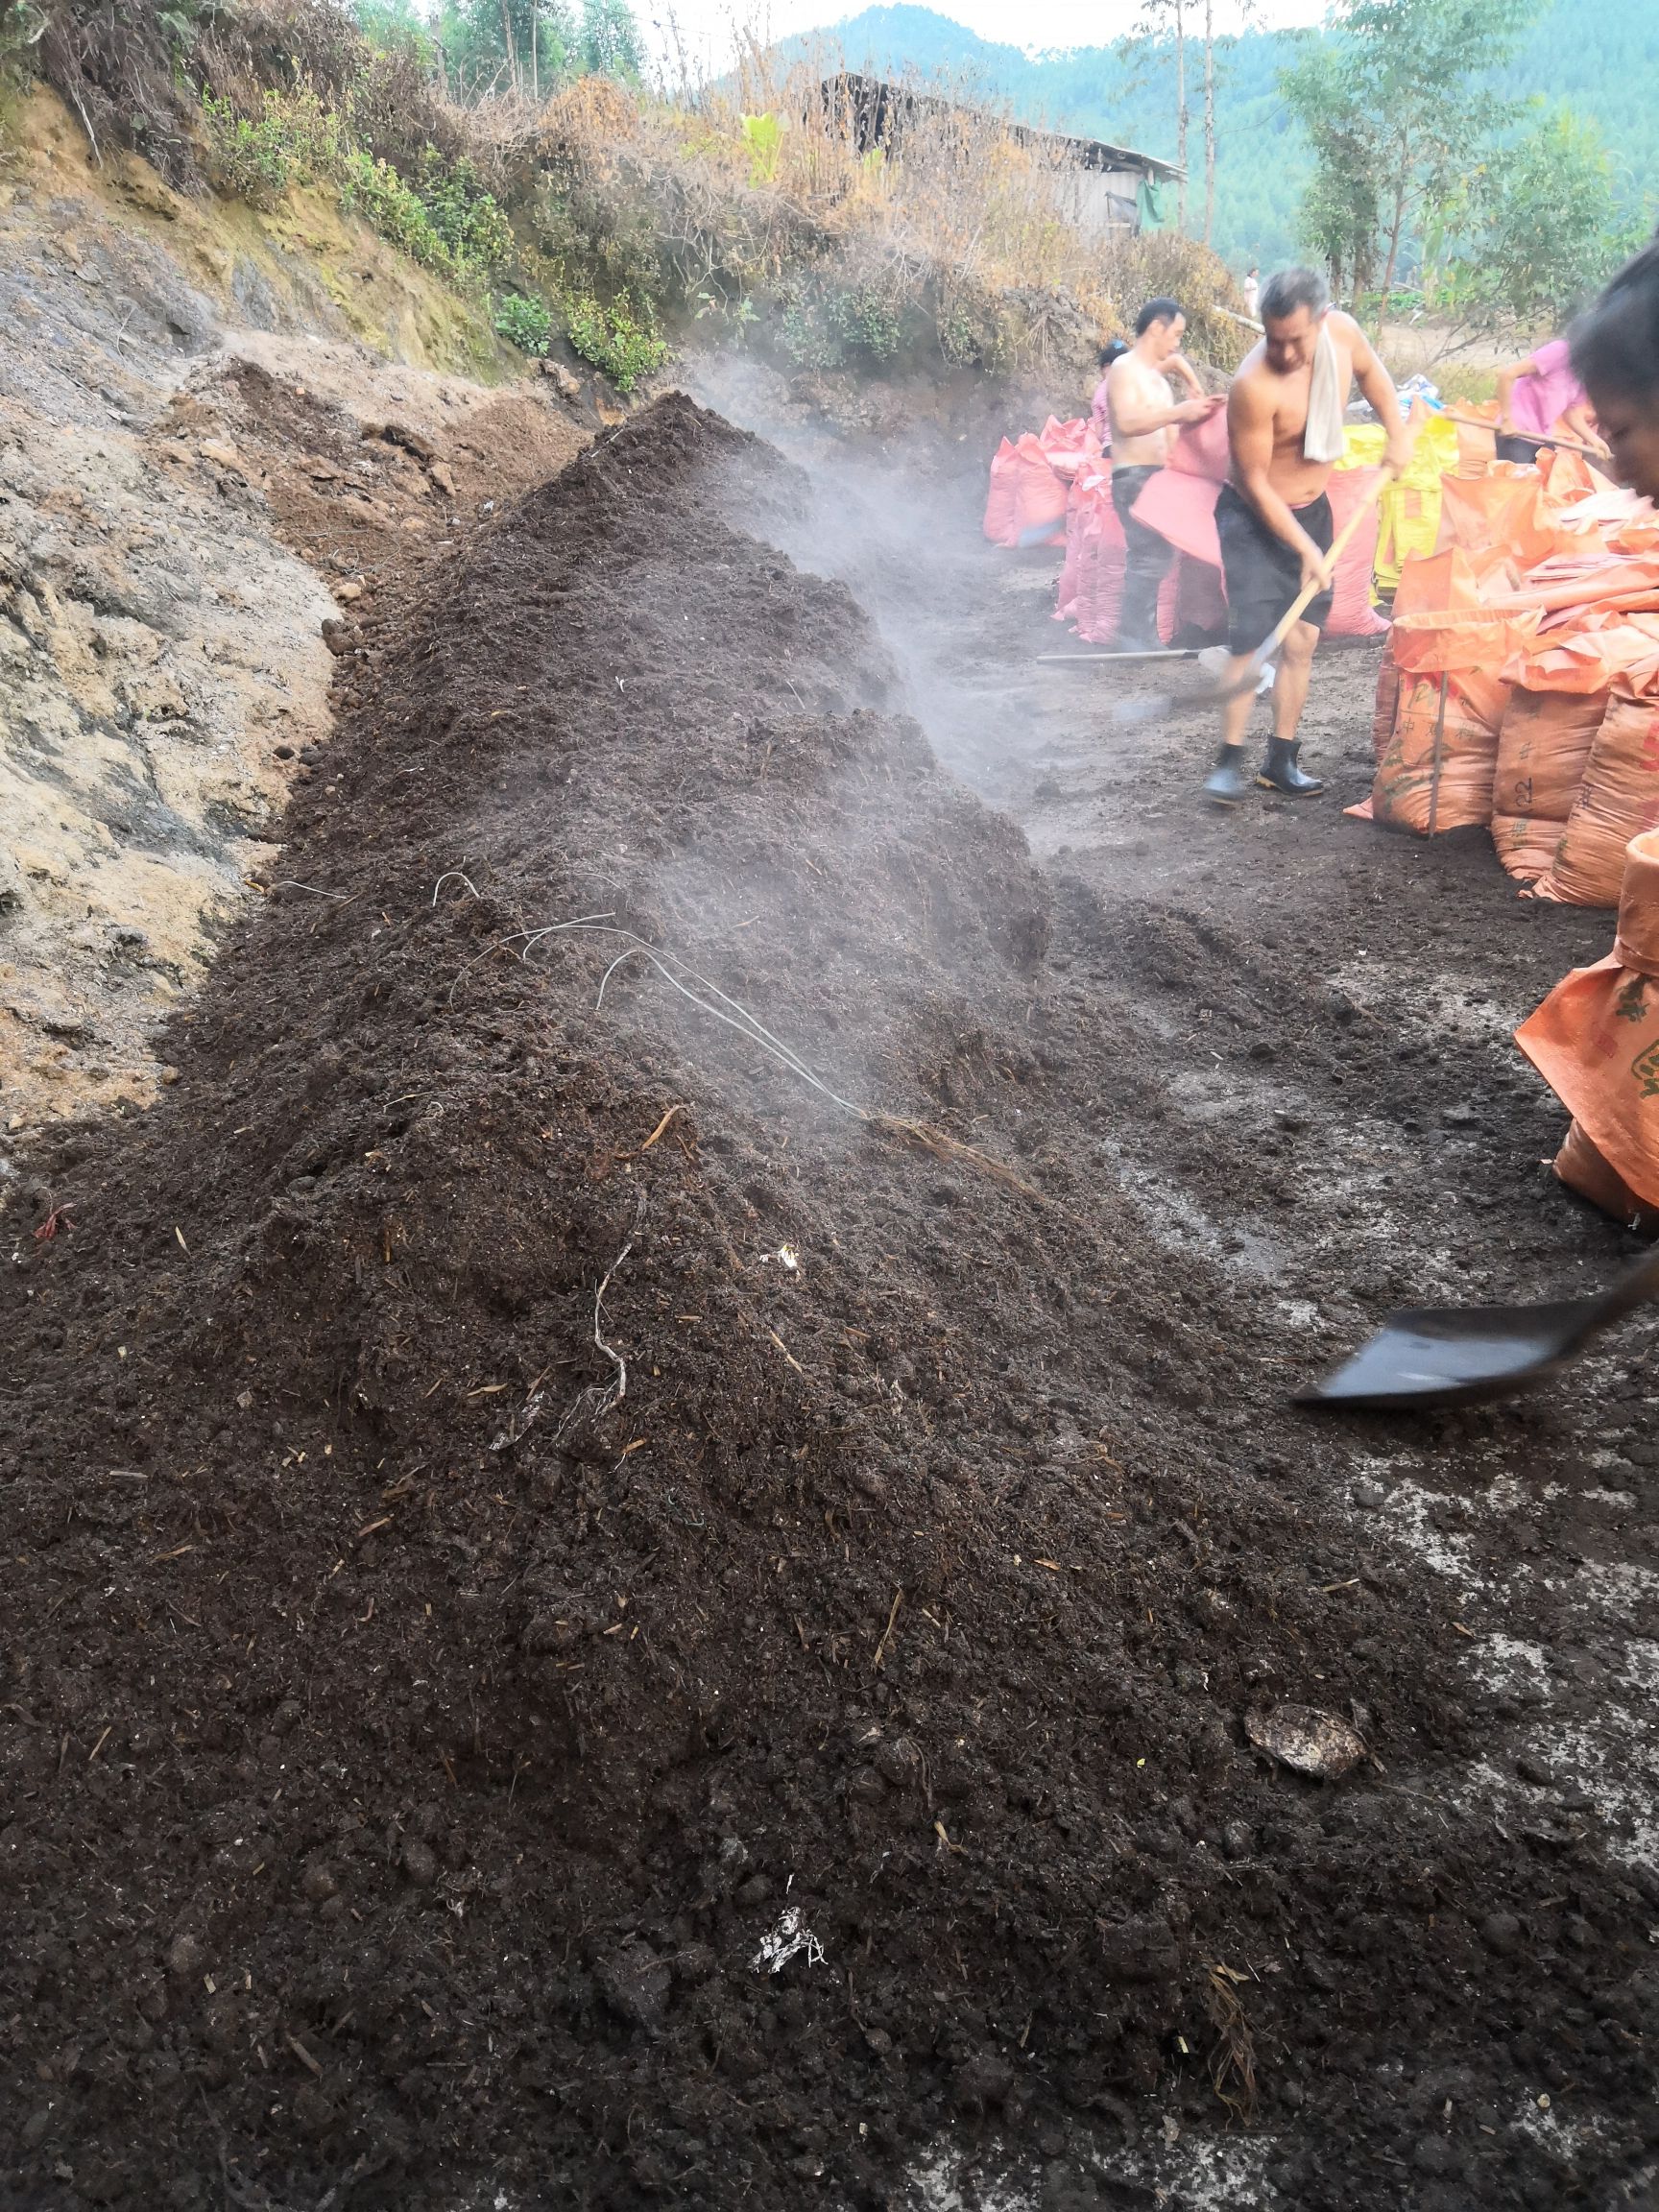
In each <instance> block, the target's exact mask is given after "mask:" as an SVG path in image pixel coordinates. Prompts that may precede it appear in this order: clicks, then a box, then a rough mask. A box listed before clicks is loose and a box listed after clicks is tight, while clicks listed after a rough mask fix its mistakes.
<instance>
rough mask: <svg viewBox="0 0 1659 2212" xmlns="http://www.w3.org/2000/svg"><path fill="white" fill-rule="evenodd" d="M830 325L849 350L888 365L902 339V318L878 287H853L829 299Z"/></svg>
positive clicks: (872, 285) (873, 285) (897, 307)
mask: <svg viewBox="0 0 1659 2212" xmlns="http://www.w3.org/2000/svg"><path fill="white" fill-rule="evenodd" d="M829 321H830V324H831V325H832V326H833V327H834V328H835V329H836V330H838V331H839V332H840V334H841V336H842V338H843V339H844V340H845V342H846V344H847V345H848V346H849V347H855V348H857V349H858V350H860V351H861V352H864V353H867V354H868V355H869V356H870V358H871V360H872V361H891V360H892V358H893V356H894V354H895V353H897V352H898V350H899V349H900V346H901V345H902V342H903V338H904V318H903V315H902V311H901V309H900V308H899V306H898V305H897V303H896V302H895V301H893V300H892V299H891V298H890V297H889V296H888V294H887V293H885V292H884V291H883V290H882V289H881V288H880V287H879V286H878V285H875V284H857V285H854V287H853V288H852V290H850V291H847V292H837V293H833V294H832V295H831V296H830V300H829Z"/></svg>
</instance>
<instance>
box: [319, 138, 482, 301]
mask: <svg viewBox="0 0 1659 2212" xmlns="http://www.w3.org/2000/svg"><path fill="white" fill-rule="evenodd" d="M341 200H342V203H343V204H344V205H345V206H347V207H348V208H349V209H350V210H351V211H352V212H353V213H355V214H359V215H361V216H362V217H363V219H364V221H365V222H367V223H370V224H372V225H373V228H375V229H376V230H378V231H379V233H380V235H381V237H382V238H385V239H388V240H389V241H390V242H391V243H392V244H393V245H394V246H396V247H397V248H398V249H399V250H400V251H401V252H405V253H407V254H408V255H409V257H410V259H411V260H412V261H419V262H420V263H421V267H422V268H424V269H436V270H438V271H440V272H441V273H442V274H443V275H445V276H454V275H455V274H456V273H457V272H456V267H455V261H454V257H453V255H452V254H451V253H450V252H449V249H448V247H447V246H446V245H445V243H444V240H443V239H442V238H441V237H440V236H439V234H438V232H437V231H436V230H435V229H434V228H433V227H432V218H431V216H430V215H429V214H428V213H427V211H426V204H425V202H424V201H423V200H422V199H421V195H420V194H419V193H418V192H417V191H416V190H415V189H414V187H413V186H412V185H410V184H408V183H406V182H405V180H403V179H402V178H401V177H399V176H398V174H397V170H396V169H394V168H393V166H392V164H391V163H390V162H389V161H381V160H377V159H376V158H375V156H373V154H365V153H364V152H363V151H362V149H361V148H360V147H359V148H354V149H353V151H352V152H351V153H349V155H348V156H346V174H345V180H344V186H343V189H342V192H341Z"/></svg>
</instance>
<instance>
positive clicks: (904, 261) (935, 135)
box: [536, 46, 1243, 373]
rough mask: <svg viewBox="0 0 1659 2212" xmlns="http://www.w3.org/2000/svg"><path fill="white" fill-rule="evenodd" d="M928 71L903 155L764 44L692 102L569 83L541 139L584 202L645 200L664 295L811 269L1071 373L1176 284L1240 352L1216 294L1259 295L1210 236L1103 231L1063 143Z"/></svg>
mask: <svg viewBox="0 0 1659 2212" xmlns="http://www.w3.org/2000/svg"><path fill="white" fill-rule="evenodd" d="M827 86H828V87H829V89H828V90H827V89H826V87H827ZM913 89H915V90H916V91H917V92H918V93H919V94H920V95H921V98H922V103H923V104H922V106H921V107H920V108H918V109H917V110H915V111H914V113H913V115H912V118H911V120H910V121H909V122H908V123H907V124H906V125H905V126H904V127H903V129H902V134H901V135H900V137H899V139H898V141H897V144H896V147H895V150H894V152H893V154H892V155H891V156H886V155H878V156H871V155H868V154H864V153H861V152H860V151H859V145H858V133H857V131H856V128H855V117H854V106H853V103H852V101H851V99H850V98H848V97H847V96H846V93H845V90H844V88H843V87H840V86H838V85H837V83H836V77H835V71H834V70H833V68H832V67H826V66H825V65H823V64H822V63H820V64H817V65H815V64H814V63H813V62H811V61H810V60H807V61H798V62H795V63H794V64H792V65H790V66H789V67H787V68H781V67H780V66H779V64H778V61H777V59H776V56H775V55H774V54H772V53H770V52H768V51H766V50H764V49H762V48H760V47H758V46H751V47H750V48H748V49H747V50H746V51H745V52H744V53H743V54H742V56H741V58H740V60H739V64H738V67H737V69H736V71H735V72H734V75H733V79H732V80H731V81H730V83H729V84H726V85H724V86H722V87H718V88H714V89H704V90H701V91H698V92H695V93H686V94H685V95H683V96H682V97H681V98H680V99H678V100H674V101H662V100H652V99H636V98H635V97H634V96H633V95H631V94H630V93H628V92H626V91H625V90H623V89H622V88H621V87H619V86H616V85H611V84H602V83H600V82H598V81H595V80H589V81H586V82H584V83H583V84H577V85H573V86H570V87H568V88H567V89H566V90H565V91H563V92H561V93H560V94H559V95H558V96H557V97H556V98H555V99H554V100H553V101H551V102H550V103H549V104H548V106H547V108H546V109H545V111H544V116H543V120H542V124H541V131H540V132H539V134H538V139H537V144H536V158H537V160H538V161H539V162H540V163H541V166H542V168H543V169H544V170H545V172H546V173H547V174H548V175H550V176H551V177H552V178H553V179H554V180H555V183H556V186H557V188H558V189H559V190H561V191H563V192H564V193H565V194H566V195H568V196H570V197H571V199H572V200H573V201H574V202H575V203H577V204H581V205H583V206H584V207H586V208H588V209H589V210H591V209H592V208H594V207H595V206H597V205H598V204H600V203H602V202H610V203H612V204H613V216H614V215H615V213H616V209H617V208H618V207H621V208H624V209H625V208H627V207H630V206H631V207H632V208H633V209H634V210H635V212H636V215H637V219H638V221H639V222H640V223H642V224H644V225H647V226H648V227H649V228H650V231H651V233H652V235H653V237H654V239H655V243H656V253H657V259H658V263H659V275H660V280H661V289H662V291H663V293H664V295H666V296H669V297H670V298H672V299H674V300H675V301H676V303H678V304H680V305H682V306H685V307H689V308H691V309H692V310H693V311H700V312H701V311H713V312H724V313H733V312H735V311H736V310H737V308H738V303H739V302H740V301H753V300H755V299H756V298H757V296H763V295H765V294H766V293H767V292H768V291H776V290H777V288H779V287H780V286H783V287H788V286H790V285H796V286H798V285H799V283H800V282H801V281H802V280H803V278H804V276H805V277H810V278H812V279H814V280H818V281H821V282H823V283H826V284H829V285H831V286H834V287H837V288H839V289H840V290H841V291H843V292H846V293H851V294H854V295H855V296H856V298H857V300H858V301H860V303H861V306H862V309H863V310H864V311H866V312H869V313H874V314H877V315H878V316H879V315H880V314H882V313H883V312H885V313H887V314H889V315H890V316H892V317H897V318H901V319H906V320H907V322H908V323H909V324H910V325H914V324H915V323H916V322H917V321H918V319H920V320H922V321H924V322H926V323H929V324H931V325H932V326H933V329H934V331H935V335H936V337H937V339H938V342H939V345H940V347H941V349H942V350H943V351H944V352H945V353H946V354H947V356H948V357H972V358H978V359H980V360H981V361H982V362H984V363H985V364H986V365H988V366H992V367H996V368H1000V369H1008V370H1014V369H1021V370H1033V369H1035V370H1046V371H1052V370H1058V369H1062V368H1064V369H1066V370H1067V371H1068V372H1069V373H1070V372H1071V371H1074V370H1075V369H1076V368H1077V367H1078V365H1079V364H1080V362H1081V360H1082V359H1083V357H1084V356H1086V355H1087V353H1088V352H1089V350H1090V349H1092V347H1093V346H1094V345H1095V344H1097V343H1098V341H1099V339H1100V338H1101V337H1103V336H1105V335H1107V334H1109V333H1111V332H1113V331H1115V330H1119V329H1122V328H1123V327H1124V326H1125V325H1129V324H1132V322H1133V318H1134V315H1135V313H1136V311H1137V309H1138V308H1139V306H1140V304H1141V301H1142V300H1143V299H1144V298H1147V297H1149V296H1150V295H1151V294H1152V293H1156V292H1160V291H1164V290H1166V289H1168V290H1173V291H1175V292H1176V294H1177V296H1178V297H1181V298H1182V299H1183V301H1184V303H1189V314H1190V319H1191V321H1192V324H1193V347H1194V349H1195V350H1197V351H1198V352H1200V354H1201V355H1202V356H1203V357H1204V358H1207V359H1209V360H1211V361H1213V362H1214V363H1215V364H1217V365H1218V366H1220V367H1223V368H1225V367H1230V366H1232V365H1233V364H1235V363H1236V362H1237V361H1238V358H1239V356H1240V353H1241V351H1242V346H1241V344H1240V340H1241V338H1242V336H1243V332H1242V329H1241V327H1240V326H1239V325H1235V324H1232V323H1230V322H1229V321H1228V320H1227V318H1225V317H1224V316H1221V315H1218V314H1215V313H1213V312H1212V311H1211V309H1212V303H1213V302H1214V301H1222V302H1224V303H1225V304H1227V305H1230V306H1233V307H1234V308H1235V309H1237V308H1238V307H1240V306H1241V304H1242V302H1241V301H1238V296H1237V294H1236V292H1235V290H1234V287H1233V284H1232V280H1231V278H1230V277H1229V276H1228V275H1227V273H1226V270H1225V268H1224V267H1223V265H1222V264H1221V262H1220V261H1219V260H1218V259H1217V258H1216V257H1215V256H1214V254H1212V253H1211V252H1208V250H1207V249H1205V248H1203V247H1199V246H1195V245H1193V244H1191V243H1190V241H1187V240H1184V239H1175V238H1169V237H1167V236H1165V235H1155V236H1151V237H1146V238H1141V239H1132V238H1127V237H1126V238H1124V239H1122V240H1120V241H1112V242H1102V241H1100V240H1099V239H1098V238H1092V237H1090V236H1089V235H1087V234H1086V233H1085V232H1083V231H1082V230H1081V229H1079V228H1077V227H1076V225H1075V224H1074V223H1073V222H1071V221H1070V220H1068V218H1067V215H1066V213H1065V212H1064V205H1065V200H1066V183H1067V180H1068V178H1069V177H1070V176H1071V175H1072V174H1074V172H1073V171H1072V169H1071V164H1070V160H1069V158H1068V156H1067V155H1066V152H1065V150H1064V149H1063V148H1062V147H1061V146H1059V145H1058V144H1055V143H1053V142H1049V141H1043V140H1039V141H1036V142H1033V141H1032V140H1031V139H1030V138H1029V137H1028V136H1023V135H1022V134H1020V133H1019V132H1017V131H1015V130H1014V128H1013V127H1011V125H1010V124H1009V123H1008V121H1007V120H1005V119H1004V118H1002V117H1001V116H998V115H997V114H995V113H992V112H989V111H987V110H985V109H984V108H974V107H972V106H969V105H964V104H961V103H957V102H953V101H951V100H950V99H949V98H947V97H945V96H944V95H943V94H942V93H941V90H940V88H939V87H938V86H935V85H919V86H917V87H914V88H913ZM947 89H948V88H947ZM757 116H765V117H776V118H777V119H778V122H779V129H778V132H777V133H776V136H775V138H770V137H769V138H767V139H765V140H763V141H761V142H757V141H756V140H754V139H752V138H750V137H747V136H746V135H745V127H744V126H745V118H746V117H757ZM587 228H588V229H589V231H592V229H593V228H595V225H594V222H593V220H592V217H591V215H590V214H589V218H588V219H587ZM953 348H955V349H957V350H956V351H955V352H954V353H953V352H952V349H953Z"/></svg>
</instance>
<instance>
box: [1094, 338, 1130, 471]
mask: <svg viewBox="0 0 1659 2212" xmlns="http://www.w3.org/2000/svg"><path fill="white" fill-rule="evenodd" d="M1128 350H1129V349H1128V347H1127V346H1125V345H1124V343H1123V341H1122V339H1121V338H1110V339H1108V340H1107V342H1106V344H1105V345H1104V346H1102V347H1101V349H1100V381H1099V383H1098V384H1096V385H1095V387H1094V404H1093V405H1092V406H1091V408H1090V410H1089V419H1090V421H1092V422H1093V423H1094V435H1095V437H1096V438H1097V439H1098V441H1099V444H1100V450H1101V452H1102V453H1104V452H1105V450H1106V448H1107V447H1108V446H1109V445H1111V443H1112V411H1111V409H1110V408H1109V407H1108V406H1107V404H1106V385H1107V381H1108V377H1109V374H1110V372H1111V368H1112V364H1113V362H1114V361H1120V360H1121V359H1122V358H1123V356H1124V354H1125V353H1127V352H1128Z"/></svg>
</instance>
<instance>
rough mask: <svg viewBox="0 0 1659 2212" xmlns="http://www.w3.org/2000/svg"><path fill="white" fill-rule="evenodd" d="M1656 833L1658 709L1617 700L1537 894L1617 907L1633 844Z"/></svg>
mask: <svg viewBox="0 0 1659 2212" xmlns="http://www.w3.org/2000/svg"><path fill="white" fill-rule="evenodd" d="M1654 828H1659V702H1656V701H1654V700H1653V699H1650V698H1648V699H1643V698H1638V697H1636V696H1635V694H1634V693H1631V692H1618V691H1616V692H1615V693H1614V694H1613V698H1612V701H1611V703H1610V705H1609V706H1608V709H1607V712H1606V714H1605V715H1604V716H1603V718H1602V722H1601V727H1600V729H1599V731H1598V732H1597V733H1596V742H1595V743H1594V744H1593V745H1592V746H1591V748H1590V757H1589V759H1588V760H1587V761H1586V762H1585V766H1584V781H1583V782H1582V783H1581V784H1580V785H1579V786H1578V796H1577V798H1576V799H1575V801H1574V802H1573V811H1572V813H1571V814H1569V815H1568V817H1567V827H1566V829H1563V831H1562V832H1561V843H1560V846H1559V847H1558V849H1557V851H1556V854H1555V858H1554V860H1553V861H1552V862H1551V867H1550V872H1549V874H1548V875H1547V876H1546V877H1545V878H1544V880H1543V881H1542V882H1541V883H1540V884H1539V886H1538V889H1539V893H1540V895H1541V896H1542V897H1544V898H1546V899H1561V900H1564V901H1566V902H1567V903H1568V904H1569V905H1572V906H1616V905H1617V904H1618V903H1619V891H1620V886H1621V885H1622V884H1623V880H1624V852H1625V848H1626V846H1627V845H1628V844H1629V842H1630V840H1631V838H1632V837H1635V836H1639V835H1640V834H1641V832H1642V831H1643V830H1645V829H1654Z"/></svg>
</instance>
